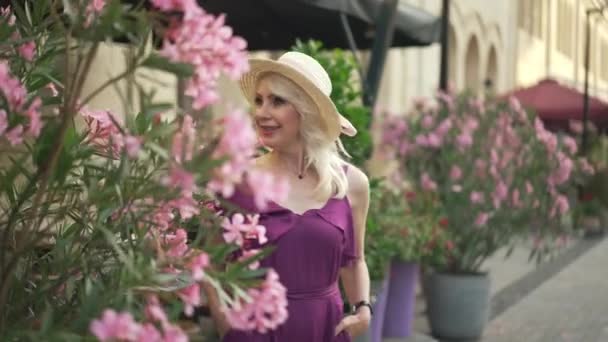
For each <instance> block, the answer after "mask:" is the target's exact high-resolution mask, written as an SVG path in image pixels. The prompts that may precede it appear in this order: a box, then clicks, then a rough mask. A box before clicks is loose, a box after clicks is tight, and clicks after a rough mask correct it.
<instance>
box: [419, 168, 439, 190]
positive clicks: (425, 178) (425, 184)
mask: <svg viewBox="0 0 608 342" xmlns="http://www.w3.org/2000/svg"><path fill="white" fill-rule="evenodd" d="M420 184H421V185H422V189H424V190H427V191H435V190H437V183H435V182H434V181H433V180H432V179H431V176H429V174H428V173H426V172H425V173H423V174H422V176H420Z"/></svg>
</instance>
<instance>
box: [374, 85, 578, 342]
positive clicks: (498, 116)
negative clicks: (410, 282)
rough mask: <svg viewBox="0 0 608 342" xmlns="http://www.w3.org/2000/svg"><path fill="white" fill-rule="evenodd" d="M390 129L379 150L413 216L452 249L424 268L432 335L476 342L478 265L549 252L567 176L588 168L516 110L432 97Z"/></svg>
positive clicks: (484, 293)
mask: <svg viewBox="0 0 608 342" xmlns="http://www.w3.org/2000/svg"><path fill="white" fill-rule="evenodd" d="M393 121H394V122H393V125H392V126H390V127H387V128H385V129H389V130H391V131H389V132H385V134H384V135H385V136H389V137H390V139H385V140H386V142H385V143H384V149H385V150H386V152H385V153H388V154H389V155H392V156H394V157H395V158H399V160H400V170H399V172H400V173H401V176H402V177H403V178H405V179H407V180H408V181H409V182H410V184H411V187H412V190H413V191H414V192H415V193H416V196H415V198H414V199H412V201H410V208H411V212H412V215H414V216H420V217H426V218H427V219H428V220H429V222H440V221H441V222H442V224H441V226H442V227H443V229H442V234H446V235H445V237H446V239H448V241H450V242H451V243H450V248H449V255H444V256H443V257H440V258H437V255H436V254H433V258H431V259H426V262H428V266H429V267H430V268H431V269H432V270H433V272H431V273H430V274H429V276H428V278H427V279H426V280H425V284H426V288H425V294H426V296H427V307H428V313H429V320H430V324H431V329H432V332H433V334H434V335H435V336H438V337H443V338H477V337H479V336H480V335H481V334H482V332H483V327H484V326H485V323H486V321H487V317H488V314H489V307H488V305H489V293H490V279H489V277H488V274H487V272H486V271H484V270H483V269H482V265H483V262H484V261H485V260H486V259H487V258H488V257H490V256H491V255H493V254H494V253H495V252H496V251H497V250H498V249H499V248H502V247H505V246H513V244H514V243H515V242H516V241H517V240H518V239H521V238H527V237H529V236H532V238H533V239H534V241H535V247H536V248H535V250H534V253H535V254H536V255H538V256H539V257H540V256H542V255H543V254H544V253H547V252H549V251H550V250H551V249H550V248H548V246H550V245H551V244H553V243H554V244H558V241H560V238H562V237H563V235H564V234H567V233H568V232H569V231H570V230H571V227H570V226H568V225H564V224H562V220H561V218H562V217H563V215H565V214H567V213H568V211H569V209H570V203H571V198H572V196H574V195H575V187H574V186H573V183H572V179H573V175H574V174H575V173H578V172H582V170H587V169H588V168H586V167H587V166H588V163H587V162H586V160H584V159H576V150H577V146H576V142H575V141H574V140H573V139H571V138H568V137H565V136H561V135H560V136H557V135H555V134H553V133H551V132H548V131H547V130H545V129H544V127H543V125H542V123H541V122H540V120H538V119H536V118H535V117H534V116H533V115H531V114H529V113H527V112H525V111H524V110H523V109H522V108H521V107H520V106H519V103H517V101H515V100H511V101H499V100H492V99H491V100H488V101H486V102H484V101H482V100H480V99H478V98H476V97H473V96H471V95H470V94H468V93H464V94H459V95H455V94H446V93H439V94H438V96H437V101H426V100H424V101H422V100H421V101H418V102H417V103H416V106H415V111H414V113H412V114H410V115H407V116H402V117H401V118H400V119H394V120H393ZM441 250H444V251H445V252H448V248H443V249H441Z"/></svg>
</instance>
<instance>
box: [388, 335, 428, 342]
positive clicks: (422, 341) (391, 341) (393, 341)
mask: <svg viewBox="0 0 608 342" xmlns="http://www.w3.org/2000/svg"><path fill="white" fill-rule="evenodd" d="M382 342H437V340H435V339H434V338H432V337H431V336H428V335H425V334H420V333H414V334H412V336H410V337H408V338H406V339H399V338H385V339H384V340H383V341H382Z"/></svg>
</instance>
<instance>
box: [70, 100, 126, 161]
mask: <svg viewBox="0 0 608 342" xmlns="http://www.w3.org/2000/svg"><path fill="white" fill-rule="evenodd" d="M80 115H82V116H83V118H84V120H85V123H86V124H87V138H86V140H85V143H88V144H92V145H93V146H96V147H97V148H99V149H101V150H103V151H105V152H106V153H108V154H110V155H111V156H114V157H117V156H118V155H119V154H120V152H121V151H122V150H123V147H124V138H123V134H122V132H121V130H120V128H119V126H118V125H120V124H121V122H120V121H119V120H118V119H117V117H116V116H115V115H114V114H113V113H112V112H110V111H109V110H89V109H88V108H81V109H80Z"/></svg>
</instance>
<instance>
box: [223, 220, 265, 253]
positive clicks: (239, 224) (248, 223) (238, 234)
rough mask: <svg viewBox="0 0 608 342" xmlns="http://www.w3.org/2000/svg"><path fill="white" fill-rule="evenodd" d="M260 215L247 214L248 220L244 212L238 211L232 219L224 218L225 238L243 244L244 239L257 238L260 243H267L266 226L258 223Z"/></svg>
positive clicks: (227, 240) (230, 241)
mask: <svg viewBox="0 0 608 342" xmlns="http://www.w3.org/2000/svg"><path fill="white" fill-rule="evenodd" d="M258 221H259V215H247V220H245V216H243V214H240V213H237V214H234V215H233V216H232V220H230V219H228V218H224V221H223V222H222V228H224V230H225V232H224V235H223V236H224V240H225V241H226V242H228V243H235V244H237V245H239V246H241V247H242V246H243V243H244V239H245V238H246V239H256V240H257V241H258V242H259V243H260V244H264V243H266V242H267V241H268V240H267V239H266V228H265V227H264V226H262V225H260V224H258Z"/></svg>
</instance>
